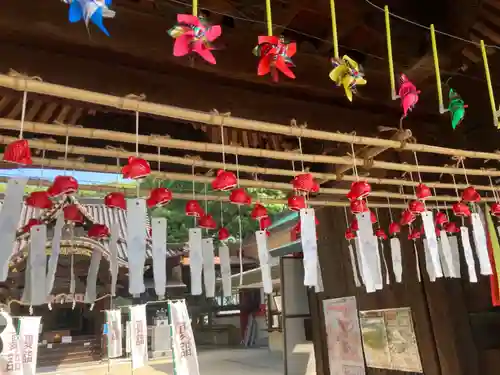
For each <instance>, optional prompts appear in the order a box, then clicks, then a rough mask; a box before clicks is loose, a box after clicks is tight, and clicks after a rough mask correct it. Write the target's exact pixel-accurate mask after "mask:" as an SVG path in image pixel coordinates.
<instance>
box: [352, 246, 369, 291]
mask: <svg viewBox="0 0 500 375" xmlns="http://www.w3.org/2000/svg"><path fill="white" fill-rule="evenodd" d="M354 251H355V255H356V260H357V262H358V269H359V278H360V281H361V283H362V284H363V285H365V284H366V281H365V274H364V273H363V272H364V271H363V262H362V259H361V245H360V242H359V237H356V238H354Z"/></svg>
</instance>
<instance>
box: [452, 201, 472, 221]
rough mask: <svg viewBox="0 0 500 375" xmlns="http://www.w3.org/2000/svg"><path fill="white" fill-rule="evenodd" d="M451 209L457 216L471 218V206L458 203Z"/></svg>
mask: <svg viewBox="0 0 500 375" xmlns="http://www.w3.org/2000/svg"><path fill="white" fill-rule="evenodd" d="M451 208H452V210H453V213H454V214H455V216H463V217H469V216H470V215H471V213H470V209H469V206H467V205H466V204H465V203H463V202H457V203H455V204H454V205H453V206H452V207H451Z"/></svg>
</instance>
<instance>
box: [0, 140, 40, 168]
mask: <svg viewBox="0 0 500 375" xmlns="http://www.w3.org/2000/svg"><path fill="white" fill-rule="evenodd" d="M3 161H5V162H8V163H15V164H21V165H31V164H33V161H32V160H31V151H30V146H29V144H28V141H27V140H26V139H18V140H17V141H14V142H11V143H9V144H8V145H7V146H6V147H5V150H4V153H3Z"/></svg>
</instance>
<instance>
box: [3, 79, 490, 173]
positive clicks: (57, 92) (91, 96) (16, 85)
mask: <svg viewBox="0 0 500 375" xmlns="http://www.w3.org/2000/svg"><path fill="white" fill-rule="evenodd" d="M0 86H2V87H6V88H10V89H13V90H17V91H28V92H33V93H37V94H41V95H49V96H55V97H60V98H65V99H69V100H76V101H81V102H86V103H92V104H96V105H101V106H107V107H114V108H118V109H121V110H126V111H131V112H136V111H140V112H141V113H147V114H151V115H156V116H162V117H170V118H174V119H177V120H181V121H187V122H198V123H203V124H207V125H213V126H220V124H221V121H222V119H221V118H219V116H217V115H214V114H213V113H210V112H201V111H195V110H190V109H185V108H180V107H174V106H170V105H166V104H157V103H151V102H147V101H142V102H139V101H137V100H132V99H129V98H123V97H118V96H113V95H108V94H102V93H98V92H92V91H88V90H82V89H76V88H72V87H66V86H61V85H56V84H52V83H47V82H40V81H36V80H28V79H25V78H23V77H10V76H8V75H3V74H1V75H0ZM224 126H225V127H230V128H237V129H244V130H250V131H259V132H267V133H274V134H283V135H289V136H294V137H302V138H313V139H318V140H323V141H333V142H343V143H349V144H350V143H354V144H361V145H367V146H380V147H387V148H395V149H401V150H407V151H416V152H426V153H434V154H443V155H450V156H463V157H467V158H476V159H492V160H500V155H498V154H495V153H491V152H477V151H467V150H459V149H452V148H447V147H439V146H432V145H424V144H418V143H406V144H402V143H401V142H398V141H392V140H388V139H380V138H373V137H360V136H352V135H349V134H344V133H334V132H326V131H320V130H312V129H302V128H294V127H290V126H285V125H279V124H275V123H270V122H264V121H254V120H248V119H243V118H238V117H227V118H225V119H224ZM240 155H243V154H241V153H240ZM422 171H423V170H422Z"/></svg>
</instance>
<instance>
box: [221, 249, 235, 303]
mask: <svg viewBox="0 0 500 375" xmlns="http://www.w3.org/2000/svg"><path fill="white" fill-rule="evenodd" d="M219 261H220V273H221V278H222V293H223V295H224V297H231V295H232V291H231V256H230V255H229V248H228V247H227V245H226V244H224V243H223V244H220V246H219Z"/></svg>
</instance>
